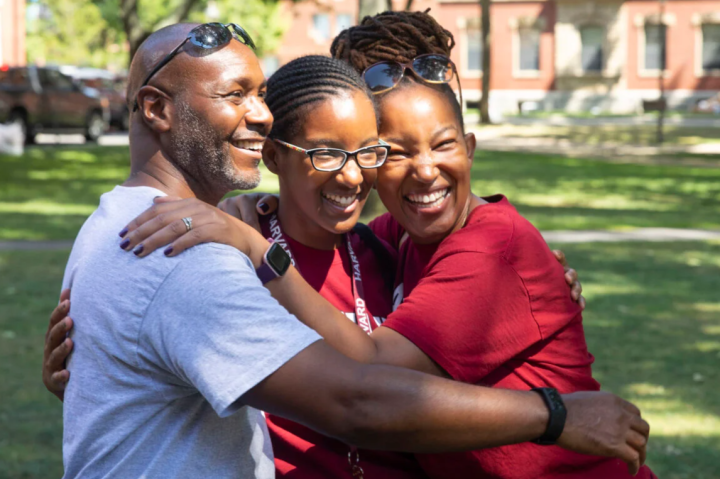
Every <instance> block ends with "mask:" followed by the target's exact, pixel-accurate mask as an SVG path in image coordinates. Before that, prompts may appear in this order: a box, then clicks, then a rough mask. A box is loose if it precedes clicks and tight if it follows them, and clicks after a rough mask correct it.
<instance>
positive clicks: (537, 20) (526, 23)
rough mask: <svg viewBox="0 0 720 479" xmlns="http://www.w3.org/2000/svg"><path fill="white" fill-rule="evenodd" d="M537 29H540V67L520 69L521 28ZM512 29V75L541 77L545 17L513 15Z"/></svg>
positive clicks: (515, 76) (521, 77)
mask: <svg viewBox="0 0 720 479" xmlns="http://www.w3.org/2000/svg"><path fill="white" fill-rule="evenodd" d="M524 29H535V30H537V31H538V35H539V38H538V69H537V70H521V69H520V30H524ZM510 30H511V31H512V56H513V58H512V65H513V69H512V76H513V78H520V79H526V78H540V73H541V72H542V34H543V32H544V31H545V18H543V17H513V18H511V19H510Z"/></svg>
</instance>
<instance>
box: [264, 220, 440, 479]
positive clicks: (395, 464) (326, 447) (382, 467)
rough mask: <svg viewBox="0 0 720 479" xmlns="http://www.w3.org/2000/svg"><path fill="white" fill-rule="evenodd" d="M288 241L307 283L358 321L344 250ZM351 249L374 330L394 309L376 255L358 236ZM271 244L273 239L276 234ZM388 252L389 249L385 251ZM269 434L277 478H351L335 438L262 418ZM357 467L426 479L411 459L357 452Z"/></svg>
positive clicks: (374, 474)
mask: <svg viewBox="0 0 720 479" xmlns="http://www.w3.org/2000/svg"><path fill="white" fill-rule="evenodd" d="M271 221H273V226H274V227H275V228H273V229H274V232H275V233H277V232H278V231H280V230H278V229H277V225H276V223H275V220H274V219H271V217H263V218H262V219H261V226H262V229H263V234H264V235H265V237H266V238H270V237H273V236H274V235H273V234H272V232H271ZM282 234H283V239H284V240H285V241H286V242H287V245H288V246H289V248H290V250H291V252H292V256H293V258H294V260H295V263H296V266H297V268H298V270H299V271H300V274H302V276H303V278H305V281H307V282H308V284H310V286H312V287H313V288H314V289H315V290H316V291H317V292H318V293H320V294H321V295H322V296H323V297H324V298H325V299H327V300H328V301H329V302H330V303H331V304H332V305H333V306H335V307H336V308H338V309H339V310H340V311H342V312H344V313H345V315H347V316H348V318H349V320H351V321H353V322H355V323H356V324H357V322H356V320H355V309H354V304H355V303H354V300H353V293H352V282H351V281H352V280H351V277H350V274H351V271H352V270H351V262H350V256H349V254H348V250H347V248H346V247H344V246H343V247H339V248H337V249H335V250H334V251H326V250H317V249H314V248H310V247H308V246H305V245H303V244H301V243H298V242H297V241H295V240H293V239H292V238H290V237H289V236H287V234H285V231H284V230H283V231H282ZM350 237H351V241H352V246H353V250H354V252H355V255H356V256H357V259H358V263H359V264H360V271H361V274H362V284H363V289H364V294H365V297H364V298H363V299H364V300H365V303H366V306H367V310H368V311H369V312H370V314H371V315H372V316H373V320H372V321H370V323H371V327H372V329H375V328H377V327H378V326H379V325H380V324H382V322H383V321H384V318H385V317H387V315H388V314H389V313H390V311H391V310H392V302H391V298H390V292H389V291H388V290H387V287H386V285H385V282H384V281H383V276H382V273H381V269H380V268H381V265H380V264H379V263H378V260H377V258H376V255H375V253H374V252H373V250H372V249H371V248H370V247H369V246H367V245H366V244H365V243H364V242H363V241H362V240H361V239H360V237H359V236H358V235H357V234H354V233H351V235H350ZM275 239H277V236H276V235H275ZM388 249H391V248H389V246H388ZM266 417H267V425H268V431H269V433H270V439H271V440H272V445H273V451H274V453H275V468H276V475H277V477H279V478H280V477H287V478H292V479H304V478H308V479H318V478H327V479H338V478H351V477H352V475H351V470H350V465H349V463H348V452H349V451H350V448H349V446H348V445H347V444H344V443H342V442H340V441H338V440H336V439H332V438H329V437H326V436H323V435H322V434H320V433H318V432H315V431H313V430H312V429H309V428H307V427H305V426H303V425H301V424H298V423H295V422H293V421H290V420H288V419H285V418H281V417H278V416H273V415H270V414H267V415H266ZM359 457H360V462H359V465H360V467H362V468H363V471H364V472H365V477H366V478H368V479H394V478H399V479H419V478H427V476H426V475H425V474H424V473H423V471H422V468H421V467H420V465H419V464H418V462H417V460H416V459H415V458H414V457H413V456H412V455H411V454H402V453H395V452H384V451H382V452H381V451H369V450H365V449H360V450H359Z"/></svg>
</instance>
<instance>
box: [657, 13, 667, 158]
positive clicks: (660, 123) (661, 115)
mask: <svg viewBox="0 0 720 479" xmlns="http://www.w3.org/2000/svg"><path fill="white" fill-rule="evenodd" d="M658 28H659V29H660V33H661V35H662V36H661V38H660V40H661V41H662V46H663V47H662V48H660V49H659V51H658V55H659V57H660V58H659V62H658V63H659V66H660V73H659V75H658V90H659V100H660V101H658V107H659V111H658V118H657V132H656V140H657V144H658V145H662V144H663V142H664V141H665V62H666V61H667V53H666V49H667V28H666V27H665V0H660V26H659V27H658Z"/></svg>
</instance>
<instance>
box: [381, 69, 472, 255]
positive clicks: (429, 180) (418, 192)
mask: <svg viewBox="0 0 720 479" xmlns="http://www.w3.org/2000/svg"><path fill="white" fill-rule="evenodd" d="M380 98H381V101H380V112H381V119H382V121H381V127H380V137H381V138H382V139H383V140H384V141H386V142H387V143H389V144H390V145H391V147H392V149H391V150H390V155H389V156H388V159H387V161H386V162H385V165H384V166H383V167H382V168H380V171H379V173H378V175H379V176H378V186H377V189H378V193H379V195H380V199H382V202H383V204H385V207H386V208H387V209H388V211H390V213H391V214H392V215H393V217H394V218H395V219H396V220H397V221H398V222H399V223H400V224H401V225H402V226H403V227H404V228H405V230H406V231H407V232H408V234H409V235H410V237H411V238H412V240H413V241H414V242H415V243H418V244H430V243H437V242H439V241H441V240H442V239H443V238H445V237H446V236H448V235H449V234H450V233H452V232H453V231H455V230H457V229H459V228H461V227H462V223H463V221H464V219H465V217H466V215H467V212H468V208H469V207H470V204H471V200H472V198H473V196H472V192H471V191H470V168H471V166H472V159H473V153H474V151H475V136H474V135H473V134H472V133H468V134H463V129H462V125H461V124H460V122H459V121H458V118H457V114H456V112H455V111H454V109H453V107H452V105H451V104H450V103H449V102H448V100H447V97H446V96H445V95H444V94H443V93H441V92H440V91H438V90H437V89H435V88H432V87H428V86H425V85H421V84H417V83H414V82H408V83H407V84H404V85H402V87H401V88H397V89H395V90H392V91H390V92H388V93H386V94H384V95H382V96H381V97H380Z"/></svg>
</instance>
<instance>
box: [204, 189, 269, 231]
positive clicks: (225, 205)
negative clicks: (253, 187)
mask: <svg viewBox="0 0 720 479" xmlns="http://www.w3.org/2000/svg"><path fill="white" fill-rule="evenodd" d="M279 202H280V198H279V197H278V196H277V195H271V194H269V193H246V194H241V195H237V196H233V197H231V198H227V199H224V200H222V201H221V202H220V204H219V205H218V208H220V209H221V210H222V211H224V212H225V213H227V214H229V215H230V216H233V217H235V218H237V219H239V220H240V221H242V222H243V223H247V224H248V225H249V226H252V227H253V228H255V230H257V231H258V232H260V233H262V230H261V229H260V221H259V218H260V216H261V215H262V216H264V215H269V214H271V213H274V212H275V211H276V210H277V208H278V204H279Z"/></svg>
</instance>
